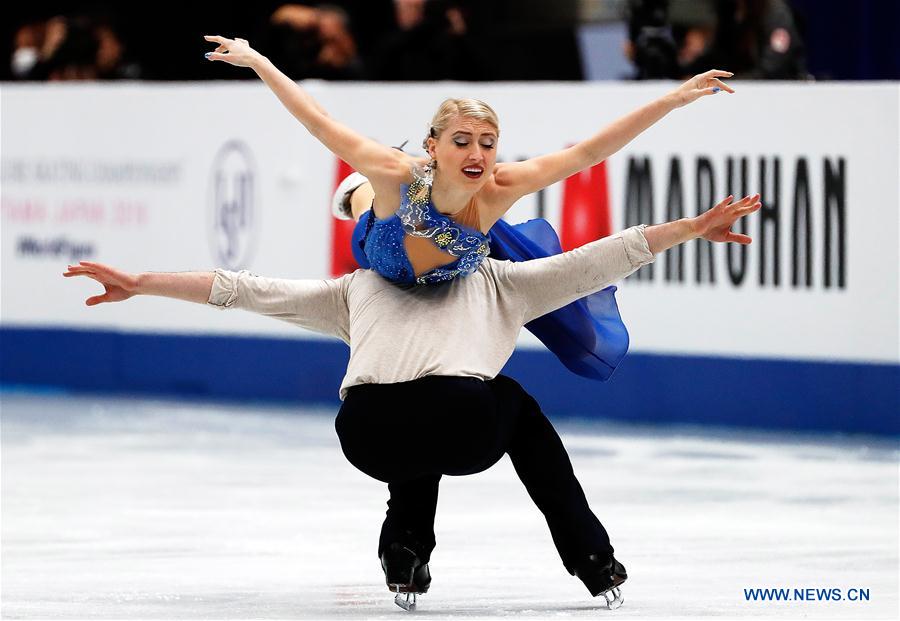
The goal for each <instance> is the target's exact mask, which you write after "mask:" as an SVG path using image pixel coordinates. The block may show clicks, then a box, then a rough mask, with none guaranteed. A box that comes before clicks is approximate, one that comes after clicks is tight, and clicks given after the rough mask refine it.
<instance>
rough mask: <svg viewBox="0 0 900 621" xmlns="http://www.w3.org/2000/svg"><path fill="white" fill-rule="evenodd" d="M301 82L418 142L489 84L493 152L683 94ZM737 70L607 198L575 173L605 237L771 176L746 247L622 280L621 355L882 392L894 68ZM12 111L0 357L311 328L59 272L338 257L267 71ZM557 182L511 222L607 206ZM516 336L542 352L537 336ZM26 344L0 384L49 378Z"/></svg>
mask: <svg viewBox="0 0 900 621" xmlns="http://www.w3.org/2000/svg"><path fill="white" fill-rule="evenodd" d="M305 86H306V88H308V90H309V91H310V92H311V93H312V94H313V96H315V97H316V98H317V99H318V100H319V101H320V102H321V103H322V105H323V106H324V107H325V108H326V109H327V110H328V111H329V112H330V113H331V114H332V115H333V116H334V117H336V118H337V119H339V120H341V121H342V122H345V123H346V124H347V125H349V126H351V127H353V128H354V129H356V130H358V131H360V132H362V133H364V134H366V135H368V136H371V137H372V138H374V139H376V140H378V141H380V142H382V143H384V144H389V145H396V144H399V143H402V142H403V141H404V140H409V145H408V147H407V148H408V150H409V151H410V152H413V153H417V152H420V149H419V147H418V145H419V143H420V141H421V138H422V137H423V136H424V134H425V131H426V129H427V123H428V120H429V119H430V118H431V114H432V112H433V110H434V109H435V108H436V106H437V105H438V104H439V102H440V101H441V100H442V99H443V98H445V97H449V96H470V97H478V98H481V99H484V100H486V101H488V102H489V103H490V104H491V105H492V106H493V107H494V108H495V109H496V110H497V111H498V113H499V115H500V118H501V123H502V128H501V129H502V136H501V142H500V152H499V156H500V159H501V160H514V159H521V158H524V157H531V156H535V155H539V154H542V153H546V152H548V151H553V150H557V149H561V148H564V147H566V146H567V145H570V144H572V143H574V142H576V141H578V140H579V139H582V138H584V137H587V136H588V135H590V134H591V133H592V132H594V131H596V130H597V129H598V128H600V127H602V126H603V125H604V124H606V123H608V122H610V121H612V120H614V119H615V118H617V117H619V116H621V115H623V114H625V113H627V112H629V111H630V110H633V109H634V108H636V107H638V106H640V105H641V104H643V103H645V102H648V101H650V100H652V99H653V98H655V97H657V96H660V95H662V94H664V93H665V92H667V90H668V89H669V88H671V85H670V84H668V83H641V84H540V85H535V84H515V83H511V84H462V83H436V84H392V85H384V84H377V85H376V84H365V83H361V84H360V83H357V84H328V83H307V84H305ZM734 86H735V88H736V90H737V93H736V94H734V95H728V94H725V93H722V94H719V95H716V96H714V97H707V98H703V99H702V100H700V101H698V102H696V103H695V104H692V105H691V106H689V107H687V108H682V109H679V110H677V111H675V112H673V113H672V114H670V115H669V116H668V117H666V118H664V119H663V120H662V121H660V122H659V123H658V124H657V125H656V126H654V127H653V128H651V129H650V130H648V131H647V132H645V134H643V135H642V136H640V137H638V138H637V139H636V140H634V141H633V142H632V143H631V144H629V145H628V146H626V147H625V148H624V149H623V150H622V151H621V152H619V153H617V154H616V155H614V156H613V157H611V158H610V159H609V160H608V162H607V164H606V169H605V170H606V175H607V177H606V181H607V186H608V191H604V190H603V189H602V187H601V186H600V185H591V184H592V183H594V182H593V181H591V179H589V178H586V179H587V181H586V183H587V186H586V187H587V188H588V189H587V192H588V193H589V194H590V193H591V192H596V193H603V201H605V202H604V204H605V205H607V209H606V211H605V212H604V213H603V214H601V219H603V218H605V219H606V221H607V224H608V225H609V226H611V228H612V229H613V230H616V229H620V228H623V227H625V226H627V225H630V224H633V223H637V222H641V221H643V222H651V221H652V222H659V221H663V220H665V219H668V218H669V217H677V216H678V215H686V216H688V215H694V214H696V213H698V212H699V211H702V210H705V209H706V208H707V207H709V206H710V205H711V204H713V202H715V201H717V200H719V199H720V198H722V197H724V196H725V195H727V194H728V193H729V192H730V191H733V192H734V193H736V194H737V193H741V192H745V193H753V192H757V191H759V192H761V193H762V195H763V196H762V200H763V202H764V204H765V206H766V211H765V212H764V213H763V212H761V213H757V214H754V215H753V216H751V217H750V218H749V219H748V223H747V232H748V233H750V234H751V235H752V236H753V237H754V238H755V241H754V243H753V244H752V245H751V246H750V247H749V248H747V249H745V250H744V249H740V248H738V247H732V248H726V247H725V246H723V245H717V246H715V247H713V248H712V254H711V255H710V254H708V252H709V251H708V250H707V249H706V247H704V246H700V245H699V244H690V245H688V246H686V247H685V248H684V251H683V252H684V254H683V258H682V260H683V264H682V266H681V272H680V275H679V273H678V272H677V270H676V263H675V262H676V260H677V257H676V256H675V255H672V256H669V257H661V258H660V259H659V260H658V261H657V263H656V264H655V265H654V266H653V267H652V269H649V268H644V269H643V270H642V271H641V272H640V273H639V274H638V275H635V276H633V277H631V278H630V279H629V280H628V281H627V282H625V283H622V285H621V287H620V292H619V294H618V300H619V305H620V308H621V310H622V314H623V317H624V319H625V321H626V324H627V325H628V327H629V331H630V333H631V337H632V347H631V350H632V353H633V355H642V354H648V355H657V356H670V357H672V356H674V357H679V356H688V357H690V356H700V357H707V358H709V357H711V358H719V357H723V358H729V359H759V360H783V361H793V362H799V363H801V364H806V363H820V362H828V363H838V364H850V365H853V369H854V371H853V373H856V372H857V371H856V370H857V369H858V368H859V367H860V365H861V366H862V367H863V368H864V372H866V373H867V372H868V371H865V369H869V367H871V368H877V372H878V373H879V374H880V375H879V378H880V379H878V380H873V381H875V382H876V384H877V385H878V388H877V390H876V392H878V394H879V397H878V398H879V399H882V397H881V395H884V394H888V396H889V395H890V390H889V386H888V385H887V384H886V383H885V382H886V381H887V382H888V383H889V382H890V381H893V380H891V378H896V377H898V373H897V369H898V363H900V349H898V348H900V332H898V321H897V318H898V316H900V306H898V298H900V271H898V270H900V267H898V266H900V249H898V246H900V241H898V239H900V209H898V205H900V181H898V170H900V147H898V144H900V85H898V84H897V83H874V84H853V83H849V84H848V83H841V84H828V83H823V84H798V83H792V84H780V83H779V84H775V83H740V82H737V83H735V84H734ZM2 122H3V125H2V238H0V243H2V251H0V252H2V254H0V260H2V320H0V329H2V330H3V333H4V334H5V335H7V336H8V337H9V336H10V335H12V336H15V337H16V339H17V340H13V339H11V338H9V339H7V342H8V343H9V346H8V347H9V348H10V349H9V350H8V351H12V352H13V353H17V352H19V351H20V350H23V349H28V344H29V340H28V339H30V338H31V337H30V336H29V335H30V334H31V333H30V332H28V331H29V330H32V331H33V330H46V329H51V330H60V329H62V330H75V331H81V332H83V331H87V332H91V331H105V332H109V331H113V332H116V333H117V334H125V335H128V334H132V333H133V334H163V335H167V334H168V335H210V336H214V337H224V336H227V337H233V336H236V335H243V336H249V337H265V338H276V339H292V340H301V341H302V340H309V339H312V340H317V339H318V337H317V336H316V335H313V334H310V333H306V332H302V331H299V330H298V329H297V328H295V327H292V326H288V325H282V324H279V323H278V322H274V321H271V320H267V319H264V318H260V317H255V316H251V315H249V314H242V313H221V314H211V313H210V311H209V310H208V309H205V308H202V307H200V306H191V305H183V304H176V303H173V302H171V301H168V300H161V299H146V300H142V301H141V302H140V303H134V304H126V305H108V306H102V307H98V308H95V309H86V308H85V307H84V306H83V300H84V299H85V298H86V297H88V296H89V295H91V294H92V292H93V291H94V290H95V286H94V285H93V283H90V282H87V281H80V282H73V281H63V279H61V278H60V277H59V274H60V272H61V271H62V270H63V268H64V266H65V264H66V263H67V262H69V261H76V260H79V259H91V260H99V261H103V262H108V263H111V264H113V265H117V266H120V267H122V268H124V269H128V270H134V271H142V270H154V271H183V270H190V269H210V268H213V267H216V266H227V267H231V268H233V269H237V268H241V269H249V270H252V271H254V272H256V273H260V274H266V275H272V276H283V277H293V278H325V277H329V276H330V275H331V265H332V258H333V254H334V253H339V254H340V253H343V254H346V246H345V244H343V243H341V242H340V241H338V242H335V241H334V238H333V229H334V223H333V220H332V218H331V215H330V211H329V201H330V196H331V193H332V189H333V187H334V185H335V183H336V180H337V179H336V175H337V169H338V161H337V159H336V158H335V157H334V156H333V155H331V154H330V153H329V152H328V151H327V150H325V148H324V147H322V146H321V145H320V144H318V143H317V142H316V141H315V140H314V139H313V138H312V137H311V136H309V135H308V134H307V133H306V131H305V130H304V128H303V127H302V126H301V125H300V124H299V123H298V122H296V121H295V120H294V119H293V117H291V116H290V114H288V113H287V112H286V111H285V110H283V109H282V108H281V105H280V104H279V103H278V101H277V100H276V99H275V97H274V96H273V95H271V94H270V93H269V92H268V91H267V89H266V87H265V86H263V85H262V84H260V83H257V82H247V83H232V82H229V83H212V84H202V85H180V84H179V85H171V84H159V85H157V84H139V83H123V84H91V85H78V84H44V85H19V84H4V85H3V93H2ZM744 180H746V182H744ZM563 186H564V184H562V183H560V184H557V185H556V186H553V187H550V188H548V189H547V190H546V191H545V192H543V193H542V194H541V195H540V196H537V195H534V196H530V197H526V198H524V199H523V200H522V201H520V203H519V204H517V205H516V206H514V208H513V209H512V210H511V212H510V214H509V216H508V219H509V220H510V221H512V222H517V221H522V220H525V219H528V218H532V217H536V216H538V215H544V216H545V217H547V218H548V219H549V220H550V222H551V223H553V224H554V226H556V227H557V229H558V230H560V231H561V233H562V234H563V235H564V236H565V235H566V234H567V233H571V232H572V231H571V230H570V231H566V227H572V226H576V227H577V226H578V224H577V223H578V221H579V220H578V217H577V216H579V214H580V215H585V214H588V216H590V212H588V211H585V209H590V208H592V207H591V205H592V204H594V203H591V204H590V205H588V206H587V207H585V206H584V205H581V206H579V205H578V204H577V201H575V202H573V201H571V200H569V201H568V203H567V199H566V198H565V196H564V195H565V190H564V187H563ZM588 198H589V199H591V198H592V197H591V196H589V197H588ZM593 198H596V197H593ZM588 202H589V203H590V201H588ZM566 209H569V210H574V211H573V212H572V213H575V215H576V217H575V218H574V219H573V218H568V219H567V218H565V217H564V212H565V210H566ZM579 209H580V210H581V211H580V212H579V211H578V210H579ZM570 215H571V213H570ZM591 217H596V213H594V214H593V216H591ZM588 219H590V217H589V218H588ZM573 222H574V223H575V224H574V225H573V224H572V223H573ZM807 223H808V224H809V227H808V229H807ZM575 233H578V231H575ZM583 234H584V232H582V235H583ZM807 242H808V244H809V245H808V248H809V253H808V260H807V252H806V249H807ZM336 245H337V246H338V247H336ZM710 256H711V260H710ZM710 263H711V265H712V267H710ZM807 267H808V269H807ZM667 274H668V277H667ZM711 274H712V277H711V276H710V275H711ZM23 331H24V332H23ZM19 337H21V338H19ZM13 344H15V346H14V345H13ZM522 345H523V348H524V350H526V351H531V350H534V351H540V350H542V347H541V346H540V344H539V343H537V342H536V341H535V340H534V339H533V338H532V337H531V336H530V334H527V333H525V332H523V337H522ZM23 355H25V354H23ZM14 360H15V356H13V362H7V363H6V364H5V366H4V367H3V374H2V375H0V381H4V382H13V383H26V384H28V383H43V382H44V380H43V379H42V378H41V377H39V376H40V373H34V374H30V372H29V371H28V370H27V369H24V368H23V365H18V366H16V365H15V362H14ZM32 366H40V363H39V362H36V363H34V364H32ZM885 373H887V375H886V376H885ZM885 377H886V378H887V380H885ZM829 381H830V380H829ZM859 390H862V391H869V392H871V390H870V389H868V388H865V387H863V388H859ZM301 397H302V395H301ZM882 400H883V399H882Z"/></svg>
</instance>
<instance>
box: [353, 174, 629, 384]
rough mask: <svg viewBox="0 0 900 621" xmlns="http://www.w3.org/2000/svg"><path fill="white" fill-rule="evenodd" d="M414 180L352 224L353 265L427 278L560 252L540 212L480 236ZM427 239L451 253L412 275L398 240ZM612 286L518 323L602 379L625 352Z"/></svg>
mask: <svg viewBox="0 0 900 621" xmlns="http://www.w3.org/2000/svg"><path fill="white" fill-rule="evenodd" d="M423 183H425V182H424V181H423V180H421V179H416V181H414V182H413V183H411V184H410V185H409V186H402V187H401V199H400V207H399V208H398V209H397V211H396V212H395V213H394V214H393V215H392V216H389V217H387V218H384V219H381V220H379V219H378V218H376V217H375V215H374V214H373V213H372V211H371V210H369V211H367V212H366V213H364V214H363V215H362V217H361V218H360V219H359V222H357V224H356V227H355V228H354V231H353V240H352V242H351V243H352V250H353V256H354V258H355V259H356V261H357V262H358V263H359V265H360V267H363V268H366V269H373V270H375V271H377V272H378V273H379V274H381V275H382V276H384V277H385V278H387V279H388V280H391V281H393V282H398V283H405V284H424V285H428V284H434V283H440V282H444V281H447V280H451V279H453V278H456V277H465V276H467V275H469V274H471V273H473V272H474V271H476V270H477V269H478V266H479V265H481V262H482V261H483V260H484V257H486V256H491V257H493V258H495V259H500V260H509V261H528V260H530V259H539V258H542V257H548V256H551V255H554V254H560V253H561V252H562V247H561V246H560V242H559V238H558V237H557V235H556V231H554V230H553V227H552V226H550V223H549V222H547V221H546V220H543V219H536V220H529V221H528V222H524V223H522V224H516V225H510V224H508V223H506V222H504V221H503V220H499V221H497V223H496V224H494V226H492V227H491V230H490V231H489V233H488V234H487V235H485V234H484V233H482V232H481V231H478V230H474V229H471V228H468V227H465V226H463V225H460V224H459V223H457V222H455V221H453V220H452V219H450V218H449V217H448V216H446V215H444V214H442V213H440V212H439V211H438V210H437V208H435V206H434V204H433V203H432V202H431V194H430V187H429V188H426V189H425V191H423V188H422V187H421V184H423ZM406 235H415V236H418V237H428V238H430V239H431V240H432V241H433V242H434V243H435V244H436V245H437V246H438V247H439V248H441V249H442V250H444V251H446V252H448V253H449V254H451V255H452V256H453V257H456V258H455V260H454V261H453V262H452V263H450V264H448V265H444V266H441V267H439V268H436V269H433V270H431V271H429V272H426V273H424V274H421V275H419V276H418V277H416V275H415V272H414V270H413V267H412V264H411V263H410V261H409V257H408V256H407V254H406V249H405V246H404V244H403V239H404V237H405V236H406ZM615 291H616V288H615V287H607V288H606V289H603V290H602V291H598V292H597V293H593V294H591V295H588V296H586V297H584V298H581V299H579V300H576V301H575V302H572V303H571V304H569V305H567V306H564V307H562V308H560V309H557V310H555V311H553V312H551V313H548V314H546V315H544V316H542V317H538V318H537V319H535V320H533V321H531V322H529V323H527V324H525V327H526V328H528V330H529V331H530V332H531V333H532V334H534V335H535V336H536V337H537V338H538V339H539V340H540V341H541V342H542V343H543V344H544V345H546V346H547V349H549V350H550V351H551V352H553V353H554V354H555V355H556V357H557V358H559V360H560V361H561V362H562V363H563V364H564V365H565V366H566V368H568V369H569V370H570V371H572V372H573V373H577V374H578V375H581V376H583V377H588V378H591V379H598V380H603V381H605V380H607V379H609V377H610V376H611V375H612V373H613V371H615V369H616V367H617V366H618V364H619V362H621V360H622V358H624V357H625V353H626V352H627V351H628V331H627V330H626V328H625V324H623V323H622V318H621V316H620V315H619V308H618V306H617V305H616V298H615Z"/></svg>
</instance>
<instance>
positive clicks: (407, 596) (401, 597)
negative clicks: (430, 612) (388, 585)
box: [394, 593, 416, 612]
mask: <svg viewBox="0 0 900 621" xmlns="http://www.w3.org/2000/svg"><path fill="white" fill-rule="evenodd" d="M394 603H395V604H397V605H398V606H400V608H402V609H403V610H405V611H407V612H412V611H413V610H415V609H416V594H415V593H397V595H396V596H395V597H394Z"/></svg>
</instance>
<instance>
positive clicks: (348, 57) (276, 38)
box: [259, 4, 363, 80]
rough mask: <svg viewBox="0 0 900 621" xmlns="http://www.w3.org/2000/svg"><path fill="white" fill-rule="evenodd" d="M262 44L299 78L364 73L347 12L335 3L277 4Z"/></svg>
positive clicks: (339, 77)
mask: <svg viewBox="0 0 900 621" xmlns="http://www.w3.org/2000/svg"><path fill="white" fill-rule="evenodd" d="M259 45H260V49H262V50H265V53H266V55H267V56H269V57H270V58H271V59H272V62H274V63H275V64H276V65H277V66H278V67H280V68H281V69H282V71H284V72H285V73H286V74H287V75H288V76H290V77H291V78H294V79H296V80H302V79H308V78H318V79H323V80H355V79H360V78H361V77H362V74H363V71H362V63H361V62H360V60H359V56H358V54H357V49H356V42H355V40H354V38H353V35H351V34H350V29H349V19H348V16H347V13H346V12H345V11H344V10H343V9H342V8H340V7H338V6H335V5H329V4H322V5H319V6H315V7H313V6H306V5H302V4H285V5H282V6H280V7H278V8H277V9H276V10H275V12H274V13H272V16H271V18H270V19H269V23H268V25H267V26H266V28H265V30H264V32H263V34H262V40H261V41H260V44H259Z"/></svg>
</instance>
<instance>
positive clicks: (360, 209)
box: [350, 181, 375, 222]
mask: <svg viewBox="0 0 900 621" xmlns="http://www.w3.org/2000/svg"><path fill="white" fill-rule="evenodd" d="M373 200H375V190H373V189H372V184H371V183H369V182H368V181H366V182H365V183H363V184H362V185H361V186H359V187H358V188H356V189H355V190H353V192H352V193H351V194H350V213H351V215H352V216H353V219H354V220H356V221H357V222H359V218H360V216H362V215H363V214H364V213H366V212H367V211H368V210H369V209H371V208H372V201H373Z"/></svg>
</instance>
